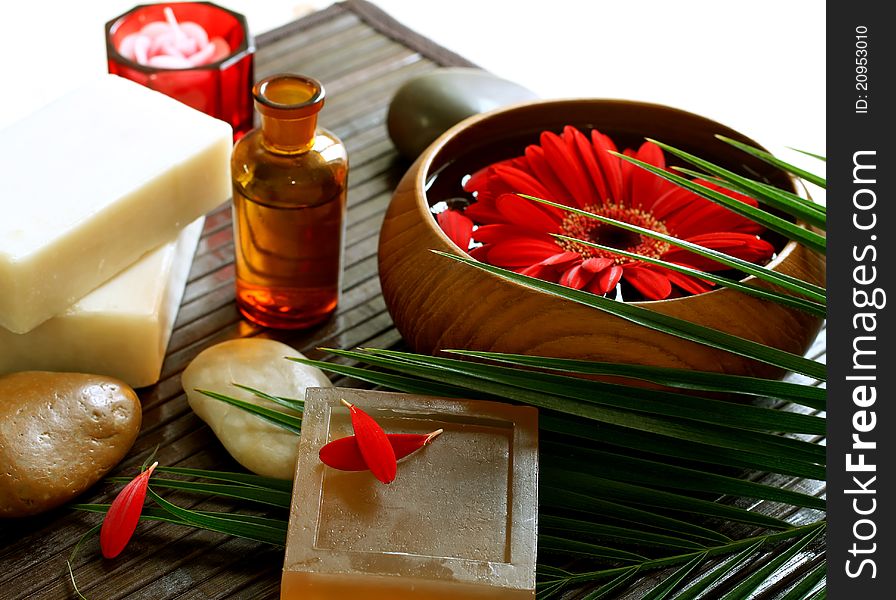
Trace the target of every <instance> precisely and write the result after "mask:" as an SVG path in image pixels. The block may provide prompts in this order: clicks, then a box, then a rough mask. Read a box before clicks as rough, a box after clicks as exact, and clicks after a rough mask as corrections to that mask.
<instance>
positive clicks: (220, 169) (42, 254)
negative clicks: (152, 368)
mask: <svg viewBox="0 0 896 600" xmlns="http://www.w3.org/2000/svg"><path fill="white" fill-rule="evenodd" d="M231 148H232V134H231V128H230V126H229V125H228V124H226V123H224V122H223V121H219V120H218V119H214V118H212V117H209V116H208V115H205V114H203V113H201V112H199V111H197V110H194V109H192V108H190V107H188V106H186V105H184V104H181V103H180V102H178V101H176V100H173V99H171V98H169V97H168V96H165V95H164V94H161V93H159V92H155V91H152V90H149V89H147V88H145V87H143V86H141V85H138V84H136V83H133V82H131V81H128V80H126V79H123V78H121V77H117V76H114V75H106V76H103V77H102V78H99V79H97V80H96V81H93V82H91V83H90V84H88V85H86V86H85V87H83V88H81V89H79V90H76V91H74V92H72V93H71V94H69V95H67V96H65V97H63V98H61V99H59V100H57V101H56V102H54V103H53V104H50V105H49V106H47V107H45V108H43V109H42V110H40V111H38V112H36V113H34V114H33V115H31V116H30V117H28V118H26V119H24V120H23V121H20V122H18V123H16V124H15V125H12V126H11V127H9V128H7V129H5V130H3V131H2V132H0V165H2V166H3V174H4V177H3V192H2V194H0V326H2V327H5V328H6V329H10V330H12V331H14V332H16V333H24V332H26V331H30V330H31V329H33V328H34V327H36V326H37V325H39V324H40V323H42V322H43V321H45V320H47V319H49V318H50V317H52V316H55V315H57V314H60V313H62V312H64V311H65V309H67V308H68V307H69V306H71V305H72V304H74V303H75V302H76V301H77V300H79V299H80V298H83V297H84V296H85V295H87V294H88V293H89V292H90V291H91V290H93V289H95V288H97V287H98V286H99V285H100V284H102V283H103V282H104V281H107V280H108V279H110V278H112V277H113V276H114V275H116V274H117V273H119V272H120V271H122V270H123V269H125V268H126V267H127V266H128V265H130V264H132V263H134V262H135V261H136V260H137V259H138V258H139V257H140V256H142V255H143V254H145V253H146V252H148V251H149V250H151V249H153V248H156V247H158V246H159V245H161V244H163V243H165V242H167V241H168V240H171V239H173V238H174V237H175V236H176V235H177V232H178V231H179V230H180V229H182V228H183V227H184V226H186V225H187V224H188V223H190V222H192V221H194V220H195V219H196V218H198V217H199V216H202V215H204V214H205V213H207V212H208V211H210V210H212V209H213V208H215V207H216V206H218V205H219V204H221V203H222V202H224V201H225V200H227V198H228V197H229V196H230V151H231Z"/></svg>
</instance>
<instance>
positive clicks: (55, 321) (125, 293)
mask: <svg viewBox="0 0 896 600" xmlns="http://www.w3.org/2000/svg"><path fill="white" fill-rule="evenodd" d="M204 222H205V218H204V217H200V218H199V219H198V220H196V221H195V222H194V223H192V224H191V225H190V226H188V227H187V228H186V229H184V230H183V231H182V232H181V234H180V235H179V236H178V237H177V239H176V240H174V241H172V242H169V243H167V244H165V245H164V246H162V247H161V248H158V249H156V250H153V251H152V252H149V253H148V254H146V255H145V256H144V257H143V258H141V259H140V260H139V261H137V262H136V263H135V264H134V265H132V266H131V267H129V268H128V269H127V270H125V271H124V272H123V273H121V274H120V275H118V276H117V277H114V278H112V280H110V281H108V282H106V283H105V284H104V285H102V286H100V287H99V288H97V289H95V290H94V291H92V292H90V293H89V294H88V295H87V296H85V297H84V298H82V299H81V300H79V301H78V302H76V303H75V305H74V306H71V307H70V308H69V309H68V310H66V311H65V312H64V313H62V314H61V315H57V316H55V317H53V318H51V319H49V320H47V321H44V322H43V323H41V324H40V325H38V326H37V327H35V328H34V329H32V330H31V331H29V332H28V333H23V334H19V333H12V332H11V331H8V330H6V329H0V375H4V374H6V373H11V372H13V371H34V370H40V371H71V372H74V373H98V374H102V375H108V376H110V377H116V378H118V379H121V380H122V381H125V382H126V383H128V384H129V385H130V386H131V387H141V386H145V385H149V384H152V383H155V382H156V381H157V380H158V378H159V371H160V370H161V367H162V360H163V359H164V357H165V349H166V348H167V347H168V340H169V338H170V337H171V328H172V327H173V325H174V319H175V318H176V316H177V309H178V307H179V306H180V301H181V299H182V298H183V293H184V286H185V285H186V283H187V276H188V275H189V273H190V265H191V263H192V262H193V254H194V253H195V251H196V245H197V244H198V243H199V236H200V235H201V234H202V226H203V223H204Z"/></svg>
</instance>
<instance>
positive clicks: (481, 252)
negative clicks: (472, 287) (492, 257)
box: [467, 246, 491, 264]
mask: <svg viewBox="0 0 896 600" xmlns="http://www.w3.org/2000/svg"><path fill="white" fill-rule="evenodd" d="M488 249H489V246H476V247H475V248H470V250H469V251H468V252H467V254H469V255H470V256H471V257H473V258H475V259H476V260H478V261H479V262H484V263H487V262H488ZM489 264H491V263H489Z"/></svg>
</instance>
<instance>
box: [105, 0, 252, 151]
mask: <svg viewBox="0 0 896 600" xmlns="http://www.w3.org/2000/svg"><path fill="white" fill-rule="evenodd" d="M254 51H255V48H254V45H253V43H252V38H251V36H250V35H249V31H248V25H247V23H246V19H245V17H243V16H242V15H240V14H239V13H235V12H233V11H230V10H227V9H225V8H222V7H220V6H217V5H215V4H211V3H209V2H182V3H169V4H149V5H141V6H137V7H135V8H133V9H131V10H130V11H128V12H126V13H124V14H123V15H121V16H119V17H117V18H115V19H113V20H111V21H109V22H108V23H107V24H106V55H107V58H108V64H109V72H110V73H114V74H116V75H120V76H122V77H125V78H127V79H130V80H132V81H136V82H137V83H140V84H142V85H145V86H146V87H149V88H151V89H154V90H157V91H159V92H162V93H164V94H167V95H168V96H171V97H172V98H176V99H177V100H180V101H181V102H183V103H184V104H187V105H189V106H192V107H193V108H195V109H197V110H201V111H202V112H204V113H206V114H209V115H211V116H213V117H217V118H219V119H221V120H223V121H226V122H228V123H230V125H231V127H233V134H234V140H237V139H239V138H241V137H242V136H243V134H245V133H246V132H248V131H249V130H250V129H251V128H252V116H253V109H252V83H253V78H254V75H253V53H254Z"/></svg>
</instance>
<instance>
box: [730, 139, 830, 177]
mask: <svg viewBox="0 0 896 600" xmlns="http://www.w3.org/2000/svg"><path fill="white" fill-rule="evenodd" d="M716 138H718V139H720V140H722V141H723V142H725V143H726V144H730V145H732V146H734V147H735V148H739V149H741V150H743V151H744V152H746V153H747V154H750V155H752V156H755V157H756V158H758V159H760V160H763V161H765V162H767V163H768V164H770V165H774V166H776V167H778V168H779V169H782V170H784V171H787V172H788V173H791V174H793V175H796V176H797V177H800V178H801V179H805V180H806V181H808V182H810V183H814V184H815V185H817V186H818V187H822V188H824V187H827V183H826V182H825V180H824V178H823V177H820V176H818V175H815V174H813V173H810V172H808V171H805V170H803V169H801V168H799V167H797V166H795V165H792V164H790V163H788V162H785V161H783V160H781V159H780V158H777V157H775V156H773V155H771V154H769V153H768V152H765V151H764V150H760V149H759V148H754V147H753V146H750V145H748V144H744V143H743V142H739V141H737V140H732V139H731V138H728V137H725V136H724V135H717V136H716Z"/></svg>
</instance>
